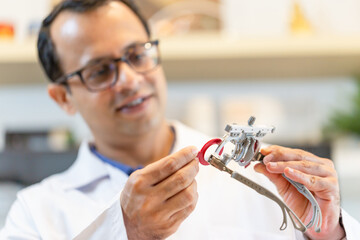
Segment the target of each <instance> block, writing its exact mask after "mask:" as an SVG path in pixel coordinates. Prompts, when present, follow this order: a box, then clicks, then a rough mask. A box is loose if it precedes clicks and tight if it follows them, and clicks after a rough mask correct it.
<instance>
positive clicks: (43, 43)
mask: <svg viewBox="0 0 360 240" xmlns="http://www.w3.org/2000/svg"><path fill="white" fill-rule="evenodd" d="M111 1H119V2H122V3H124V4H125V5H126V6H128V7H129V8H130V9H131V10H132V11H133V12H134V13H135V15H136V16H137V17H138V18H139V19H140V21H141V23H142V24H143V26H144V28H145V31H146V33H147V34H148V36H150V30H149V26H148V24H147V22H146V20H145V18H144V17H143V16H142V15H141V14H140V12H139V10H138V8H137V7H136V5H135V4H134V2H133V1H132V0H64V1H61V2H60V3H59V4H58V5H56V6H55V8H54V9H53V10H52V11H51V13H50V14H49V15H48V16H47V17H46V18H45V19H44V20H43V22H42V24H41V28H40V31H39V36H38V42H37V48H38V56H39V59H40V62H41V65H42V67H43V68H44V71H45V73H46V75H47V76H48V78H49V79H50V81H52V82H55V80H56V79H58V78H59V77H61V76H62V75H63V74H64V72H63V70H62V69H61V66H60V59H59V56H58V55H57V53H56V46H55V44H54V42H53V40H52V39H51V34H50V26H51V24H52V22H53V21H54V20H55V18H56V17H57V16H58V15H59V14H60V13H61V12H63V11H64V10H69V11H73V12H80V13H82V12H88V11H91V10H94V9H96V8H98V7H100V6H103V5H105V4H107V3H109V2H111Z"/></svg>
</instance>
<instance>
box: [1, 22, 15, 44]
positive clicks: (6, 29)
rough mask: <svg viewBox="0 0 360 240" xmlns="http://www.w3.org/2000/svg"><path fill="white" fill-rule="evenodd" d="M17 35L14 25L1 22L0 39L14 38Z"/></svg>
mask: <svg viewBox="0 0 360 240" xmlns="http://www.w3.org/2000/svg"><path fill="white" fill-rule="evenodd" d="M14 36H15V30H14V25H13V24H11V23H6V22H0V40H13V39H14Z"/></svg>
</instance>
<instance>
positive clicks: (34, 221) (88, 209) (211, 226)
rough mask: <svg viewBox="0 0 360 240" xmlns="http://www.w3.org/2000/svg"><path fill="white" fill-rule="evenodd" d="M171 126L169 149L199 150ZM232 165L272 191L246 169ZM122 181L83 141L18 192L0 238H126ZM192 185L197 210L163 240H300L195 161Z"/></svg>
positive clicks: (189, 134) (359, 232)
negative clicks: (69, 159) (72, 157)
mask: <svg viewBox="0 0 360 240" xmlns="http://www.w3.org/2000/svg"><path fill="white" fill-rule="evenodd" d="M173 126H174V129H175V131H176V142H175V146H174V149H173V151H174V152H175V151H178V150H180V149H181V148H183V147H186V146H189V145H195V146H197V147H198V148H199V149H200V148H201V147H202V146H203V144H204V143H205V142H206V141H208V140H209V138H208V137H207V136H205V135H202V134H200V133H198V132H196V131H194V130H192V129H190V128H188V127H186V126H184V125H182V124H180V123H178V122H173ZM236 170H237V171H239V172H240V173H242V174H244V175H245V176H247V177H249V178H251V179H253V180H255V181H256V182H258V183H260V184H261V185H263V186H265V187H267V188H268V189H269V190H272V191H273V192H276V189H275V187H274V186H273V185H272V184H271V183H270V182H269V181H268V180H267V179H266V178H265V177H264V176H262V175H261V174H258V173H256V172H254V170H253V169H252V166H250V167H248V168H247V169H244V168H240V167H237V168H236ZM127 178H128V176H127V175H126V174H124V173H123V172H121V171H120V170H118V169H116V168H114V167H112V166H110V165H109V164H106V163H104V162H102V161H101V160H99V159H98V158H97V157H96V156H95V155H93V154H92V153H91V151H90V150H89V143H88V142H84V143H83V144H82V145H81V147H80V150H79V154H78V157H77V160H76V161H75V163H74V164H73V166H72V167H70V168H69V169H68V170H67V171H65V172H63V173H60V174H56V175H54V176H51V177H49V178H46V179H45V180H43V181H42V182H41V183H39V184H35V185H33V186H30V187H28V188H26V189H24V190H22V191H20V192H19V193H18V196H17V200H16V201H15V203H14V204H13V206H12V208H11V210H10V212H9V215H8V218H7V221H6V224H5V227H4V228H3V229H2V230H1V231H0V239H45V240H46V239H51V240H57V239H78V240H82V239H127V237H126V230H125V227H124V223H123V220H122V211H121V207H120V201H119V196H120V194H121V191H122V189H123V187H124V185H125V183H126V181H127ZM197 183H198V192H199V200H198V203H197V206H196V209H195V210H194V212H193V213H192V214H191V215H190V216H189V217H188V218H187V219H186V220H185V221H184V222H183V223H182V225H181V226H180V228H179V229H178V231H177V232H176V233H175V234H174V235H172V236H170V237H169V239H174V240H176V239H182V240H184V239H186V240H191V239H196V240H200V239H227V240H230V239H248V240H260V239H261V240H263V239H272V240H277V239H278V240H280V239H283V240H285V239H286V240H289V239H306V238H304V236H303V234H302V233H300V232H298V231H296V230H294V228H293V226H292V223H291V221H290V219H289V218H288V227H287V229H286V230H285V231H280V230H279V227H280V225H281V223H282V213H281V210H280V208H279V206H278V205H277V204H276V203H274V202H273V201H271V200H269V199H267V198H265V197H264V196H262V195H259V194H258V193H257V192H255V191H254V190H252V189H250V188H248V187H246V186H245V185H243V184H240V183H239V182H237V181H235V180H234V179H231V178H230V177H229V175H227V174H226V173H223V172H220V171H218V170H217V169H215V168H213V167H212V166H207V167H205V166H201V167H200V172H199V174H198V176H197ZM343 221H344V224H345V229H346V232H347V236H348V239H349V240H355V239H356V240H358V239H360V224H359V223H358V222H357V221H355V220H354V219H353V218H351V217H350V216H349V215H348V214H347V213H346V212H343Z"/></svg>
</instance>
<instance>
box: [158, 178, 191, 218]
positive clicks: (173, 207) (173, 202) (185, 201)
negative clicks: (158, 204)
mask: <svg viewBox="0 0 360 240" xmlns="http://www.w3.org/2000/svg"><path fill="white" fill-rule="evenodd" d="M197 200H198V193H197V183H196V181H195V180H194V181H193V182H192V183H191V184H190V186H189V187H187V188H186V189H184V190H182V191H181V192H179V193H178V194H176V195H175V196H173V197H171V198H169V199H168V200H167V201H166V202H165V203H164V209H169V210H168V214H169V216H172V215H173V214H175V213H176V212H179V211H181V210H183V209H185V208H187V207H188V206H190V205H193V204H196V202H197Z"/></svg>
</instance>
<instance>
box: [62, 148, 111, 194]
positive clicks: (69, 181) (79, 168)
mask: <svg viewBox="0 0 360 240" xmlns="http://www.w3.org/2000/svg"><path fill="white" fill-rule="evenodd" d="M59 177H60V179H59V180H60V183H61V185H62V187H63V189H64V190H70V189H76V188H80V187H84V186H86V185H88V184H90V183H92V182H94V181H95V180H98V179H100V178H104V177H109V172H108V169H107V168H106V164H105V163H104V162H102V161H101V160H100V159H98V157H97V156H95V155H94V154H93V153H92V152H91V151H90V142H89V141H83V142H82V144H81V145H80V148H79V152H78V156H77V158H76V160H75V162H74V163H73V165H72V166H71V167H70V168H69V169H68V170H66V171H65V172H64V173H62V174H61V175H60V176H59Z"/></svg>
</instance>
